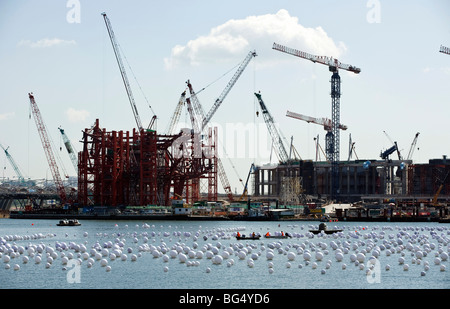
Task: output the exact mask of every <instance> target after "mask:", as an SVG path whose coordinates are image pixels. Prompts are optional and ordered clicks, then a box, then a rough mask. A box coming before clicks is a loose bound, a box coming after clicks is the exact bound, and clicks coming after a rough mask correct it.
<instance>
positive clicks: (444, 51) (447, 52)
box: [439, 45, 450, 55]
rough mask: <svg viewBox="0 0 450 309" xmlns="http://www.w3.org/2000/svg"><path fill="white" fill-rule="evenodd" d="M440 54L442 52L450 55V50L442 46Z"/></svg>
mask: <svg viewBox="0 0 450 309" xmlns="http://www.w3.org/2000/svg"><path fill="white" fill-rule="evenodd" d="M439 52H441V53H443V54H447V55H450V48H448V47H445V46H443V45H441V48H440V49H439Z"/></svg>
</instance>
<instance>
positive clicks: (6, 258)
mask: <svg viewBox="0 0 450 309" xmlns="http://www.w3.org/2000/svg"><path fill="white" fill-rule="evenodd" d="M9 261H11V257H10V256H9V255H7V254H5V255H4V256H3V262H4V263H9Z"/></svg>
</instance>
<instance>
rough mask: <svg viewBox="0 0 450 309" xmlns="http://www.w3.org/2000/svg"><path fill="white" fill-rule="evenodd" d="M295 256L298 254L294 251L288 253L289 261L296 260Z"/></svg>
mask: <svg viewBox="0 0 450 309" xmlns="http://www.w3.org/2000/svg"><path fill="white" fill-rule="evenodd" d="M295 257H296V255H295V253H294V252H289V253H288V254H287V258H288V260H289V261H294V260H295Z"/></svg>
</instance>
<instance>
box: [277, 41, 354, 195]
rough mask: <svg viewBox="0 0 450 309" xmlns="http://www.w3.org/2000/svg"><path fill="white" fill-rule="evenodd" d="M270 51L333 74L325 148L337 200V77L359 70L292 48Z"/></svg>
mask: <svg viewBox="0 0 450 309" xmlns="http://www.w3.org/2000/svg"><path fill="white" fill-rule="evenodd" d="M272 49H275V50H278V51H281V52H283V53H287V54H290V55H293V56H296V57H300V58H303V59H307V60H310V61H312V62H314V63H321V64H324V65H327V66H328V68H329V70H330V72H333V74H332V76H331V123H332V130H331V134H332V135H331V136H330V138H331V143H330V145H329V147H327V149H326V150H327V156H328V157H329V160H330V161H331V172H332V177H331V178H332V191H331V197H332V198H337V197H338V196H339V160H340V132H339V124H340V98H341V78H340V76H339V72H338V70H339V69H342V70H346V71H350V72H353V73H355V74H359V73H360V72H361V69H360V68H357V67H355V66H353V65H349V64H344V63H341V62H339V61H338V60H337V59H333V58H332V57H326V56H315V55H311V54H308V53H305V52H302V51H299V50H296V49H293V48H289V47H286V46H283V45H280V44H277V43H273V46H272Z"/></svg>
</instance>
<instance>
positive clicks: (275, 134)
mask: <svg viewBox="0 0 450 309" xmlns="http://www.w3.org/2000/svg"><path fill="white" fill-rule="evenodd" d="M255 96H256V97H257V98H258V102H259V105H260V107H261V112H262V114H263V117H264V121H265V123H266V125H267V129H268V130H269V133H270V136H271V137H272V141H273V144H274V149H275V151H276V153H277V155H278V159H279V160H280V161H281V162H282V163H283V162H288V161H289V155H288V153H287V151H286V148H285V146H284V144H283V140H282V138H281V134H280V132H279V131H278V129H277V127H276V126H275V121H274V119H273V117H272V115H271V114H270V113H269V110H268V109H267V107H266V104H264V101H263V99H262V97H261V94H260V93H255Z"/></svg>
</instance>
